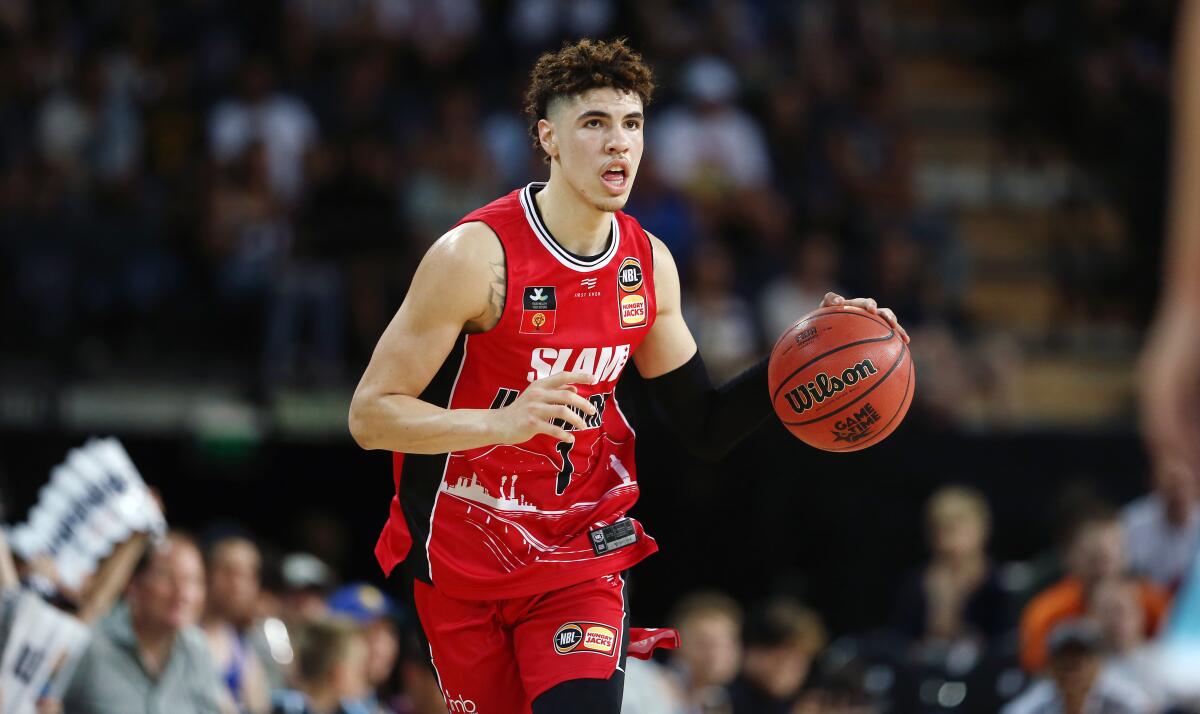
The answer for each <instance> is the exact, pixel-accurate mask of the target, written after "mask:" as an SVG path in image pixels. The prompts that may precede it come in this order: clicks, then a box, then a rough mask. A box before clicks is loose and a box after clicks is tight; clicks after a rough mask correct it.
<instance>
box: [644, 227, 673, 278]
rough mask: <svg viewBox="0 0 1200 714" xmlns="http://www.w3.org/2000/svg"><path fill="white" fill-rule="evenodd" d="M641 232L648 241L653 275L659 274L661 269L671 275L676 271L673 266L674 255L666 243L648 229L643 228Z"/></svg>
mask: <svg viewBox="0 0 1200 714" xmlns="http://www.w3.org/2000/svg"><path fill="white" fill-rule="evenodd" d="M643 232H644V233H645V234H646V239H647V240H649V241H650V255H651V257H652V258H653V259H654V273H655V275H656V276H658V275H661V274H662V272H663V271H668V272H669V273H670V274H672V275H674V274H676V273H678V269H677V268H676V267H675V257H674V256H672V255H671V249H670V248H668V247H667V244H666V243H664V242H663V241H662V239H661V238H659V237H658V236H656V235H654V234H653V233H651V232H650V231H647V230H645V229H643Z"/></svg>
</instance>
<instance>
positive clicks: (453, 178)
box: [396, 87, 516, 252]
mask: <svg viewBox="0 0 1200 714" xmlns="http://www.w3.org/2000/svg"><path fill="white" fill-rule="evenodd" d="M482 123H483V119H482V118H481V117H480V115H479V106H478V101H477V100H476V98H475V95H474V94H472V93H471V92H470V91H469V90H468V89H466V88H464V87H457V88H451V89H448V90H447V91H446V92H445V94H444V95H443V96H442V97H441V99H440V101H439V102H438V105H437V114H436V116H435V117H434V118H433V121H432V122H430V126H428V127H427V128H426V130H425V132H424V133H423V135H421V136H419V137H417V138H416V141H414V142H413V146H411V147H410V150H409V151H408V152H407V153H406V156H405V159H406V160H405V162H404V165H403V167H402V170H401V171H399V172H398V174H399V175H398V176H397V177H396V178H397V180H398V182H399V183H398V189H399V191H400V192H401V194H402V196H401V200H402V203H403V205H404V212H405V214H406V215H407V216H408V217H409V218H410V219H411V221H412V228H413V231H414V234H415V235H414V238H415V239H416V241H417V247H418V249H419V250H420V251H422V252H423V251H424V250H425V249H426V248H428V247H429V246H430V245H431V244H432V243H433V241H434V240H436V239H437V237H438V236H439V235H441V233H442V231H443V230H444V229H445V227H446V226H452V225H454V224H455V223H457V222H458V219H460V218H462V217H463V216H465V215H467V214H468V213H470V212H471V211H473V210H475V207H476V206H480V205H485V204H487V203H488V202H490V201H491V200H492V197H493V196H494V195H495V194H496V191H497V188H498V187H497V186H496V182H495V176H496V169H495V167H493V166H492V163H491V160H490V156H489V154H488V151H487V148H486V146H485V145H484V144H483V139H482V137H481V136H480V129H479V127H480V125H481V124H482ZM513 188H516V187H515V186H512V187H507V188H506V189H505V190H511V189H513Z"/></svg>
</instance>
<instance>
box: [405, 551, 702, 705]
mask: <svg viewBox="0 0 1200 714" xmlns="http://www.w3.org/2000/svg"><path fill="white" fill-rule="evenodd" d="M413 598H414V601H415V603H416V608H417V615H418V617H419V618H420V621H421V628H422V629H423V630H424V632H425V636H426V638H428V640H429V650H430V656H431V657H432V660H433V667H434V670H436V672H437V676H438V683H439V686H440V687H441V689H442V694H443V695H444V696H445V697H446V706H447V708H448V709H449V711H450V712H451V713H452V714H459V713H461V714H528V712H530V711H531V710H530V705H531V703H532V702H533V700H534V699H536V698H537V697H538V696H539V695H541V694H542V693H543V692H545V691H546V690H548V689H550V688H551V687H553V686H555V685H557V684H560V683H562V682H566V681H569V680H572V679H608V678H610V677H611V676H612V675H613V673H614V672H616V671H618V670H620V671H622V672H623V671H624V669H625V656H626V654H627V652H628V653H629V654H632V655H633V656H635V657H648V656H649V655H650V653H651V652H652V651H653V650H654V649H655V648H657V647H668V648H669V647H674V646H676V644H677V643H678V635H677V634H676V633H675V631H674V630H665V629H663V630H638V629H634V630H633V633H632V635H633V645H632V651H630V649H631V646H630V637H631V633H630V629H629V613H628V609H627V607H626V599H625V579H624V577H623V576H621V575H604V576H601V577H599V578H595V579H593V580H588V581H585V582H582V583H579V584H577V585H572V586H570V587H566V588H562V589H560V590H553V591H551V592H548V593H543V594H540V595H531V596H528V597H520V598H512V599H508V600H458V599H455V598H451V597H448V596H446V595H445V594H443V593H442V592H440V591H438V590H437V588H435V587H432V586H430V585H427V584H426V583H423V582H420V581H416V582H415V583H414V585H413Z"/></svg>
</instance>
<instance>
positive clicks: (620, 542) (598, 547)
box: [588, 518, 638, 557]
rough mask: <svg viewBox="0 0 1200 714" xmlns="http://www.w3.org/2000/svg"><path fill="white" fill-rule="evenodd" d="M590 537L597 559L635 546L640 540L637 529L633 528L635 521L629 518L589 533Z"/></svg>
mask: <svg viewBox="0 0 1200 714" xmlns="http://www.w3.org/2000/svg"><path fill="white" fill-rule="evenodd" d="M588 535H589V537H590V540H591V542H592V551H593V552H594V553H595V554H596V556H597V557H599V556H601V555H607V554H609V553H611V552H613V551H614V550H618V549H620V548H624V547H625V546H627V545H633V544H634V543H637V539H638V537H637V529H636V528H634V527H633V521H631V520H629V519H628V518H622V519H621V520H619V521H617V522H616V523H613V524H611V525H607V526H604V527H603V528H597V529H596V530H594V531H589V532H588Z"/></svg>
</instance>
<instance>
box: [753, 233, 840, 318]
mask: <svg viewBox="0 0 1200 714" xmlns="http://www.w3.org/2000/svg"><path fill="white" fill-rule="evenodd" d="M841 259H842V258H841V253H840V252H839V250H838V245H837V243H835V242H834V240H833V238H832V237H830V236H829V235H828V234H827V233H824V232H821V231H813V232H811V233H809V234H808V235H807V236H805V237H804V239H803V241H802V242H801V243H800V246H799V247H798V248H797V249H796V251H795V254H794V255H793V256H792V260H791V263H790V265H789V270H788V272H787V273H784V274H783V275H780V276H779V277H778V278H776V279H775V280H773V281H772V282H771V283H769V284H768V285H767V287H766V288H765V289H764V290H763V292H762V295H761V296H760V297H759V306H760V308H759V311H760V313H761V314H762V322H763V329H764V330H765V331H766V336H767V338H768V339H771V340H774V339H776V338H777V337H778V336H779V335H782V334H783V331H784V330H786V329H787V328H789V327H791V326H792V323H793V322H795V321H796V319H797V318H799V317H800V316H801V315H805V314H807V313H809V312H812V310H813V309H814V307H815V306H816V305H820V304H821V300H822V299H823V298H824V297H825V293H827V292H830V291H832V292H835V293H839V294H840V293H841V292H842V290H841V288H840V287H838V270H839V268H840V266H841Z"/></svg>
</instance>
